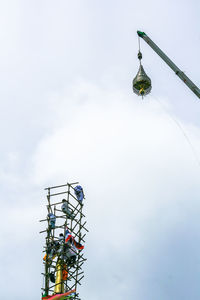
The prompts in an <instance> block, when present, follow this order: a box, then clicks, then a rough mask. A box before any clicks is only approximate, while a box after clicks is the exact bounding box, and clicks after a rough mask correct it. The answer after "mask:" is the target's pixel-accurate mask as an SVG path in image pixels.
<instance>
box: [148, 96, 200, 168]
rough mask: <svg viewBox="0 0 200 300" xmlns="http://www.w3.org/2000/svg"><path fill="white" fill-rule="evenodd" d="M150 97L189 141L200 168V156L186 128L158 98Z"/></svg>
mask: <svg viewBox="0 0 200 300" xmlns="http://www.w3.org/2000/svg"><path fill="white" fill-rule="evenodd" d="M150 96H151V97H152V98H154V99H155V100H156V101H158V103H159V104H160V106H161V107H162V109H163V110H164V111H165V113H166V114H167V115H168V117H169V118H170V119H171V120H172V121H173V122H174V123H175V124H176V125H177V127H178V128H179V129H180V131H181V132H182V134H183V136H184V138H185V140H186V141H187V143H188V145H189V147H190V149H191V151H192V153H193V155H194V157H195V160H196V162H197V164H198V166H199V167H200V159H199V156H198V154H197V151H196V149H195V147H194V145H193V144H192V142H191V140H190V139H189V137H188V135H187V134H186V132H185V130H184V128H183V127H182V125H181V124H180V123H179V122H178V121H177V120H176V119H175V118H174V117H172V116H171V115H170V114H169V112H168V111H167V109H166V108H165V106H164V105H163V104H162V102H161V101H160V100H159V99H158V98H157V97H155V96H152V95H150Z"/></svg>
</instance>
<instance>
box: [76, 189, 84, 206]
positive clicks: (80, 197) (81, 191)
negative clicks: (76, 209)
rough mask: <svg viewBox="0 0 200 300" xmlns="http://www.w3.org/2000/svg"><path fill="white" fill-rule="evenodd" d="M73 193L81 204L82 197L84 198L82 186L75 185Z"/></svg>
mask: <svg viewBox="0 0 200 300" xmlns="http://www.w3.org/2000/svg"><path fill="white" fill-rule="evenodd" d="M74 193H75V195H76V197H77V200H78V201H79V202H80V204H81V205H83V198H84V194H83V188H82V186H80V185H77V186H76V187H75V188H74Z"/></svg>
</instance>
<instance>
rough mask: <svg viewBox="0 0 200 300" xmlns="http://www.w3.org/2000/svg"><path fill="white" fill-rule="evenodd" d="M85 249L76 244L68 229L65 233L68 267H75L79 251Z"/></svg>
mask: <svg viewBox="0 0 200 300" xmlns="http://www.w3.org/2000/svg"><path fill="white" fill-rule="evenodd" d="M82 249H84V246H83V245H81V244H80V243H78V242H76V240H75V238H74V237H73V236H72V235H71V233H70V231H69V230H68V228H66V231H65V259H66V263H67V265H68V266H71V267H72V266H74V264H75V262H76V256H77V250H82Z"/></svg>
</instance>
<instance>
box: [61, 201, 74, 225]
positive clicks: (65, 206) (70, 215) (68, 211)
mask: <svg viewBox="0 0 200 300" xmlns="http://www.w3.org/2000/svg"><path fill="white" fill-rule="evenodd" d="M62 203H63V204H62V206H61V209H62V211H63V212H64V213H65V214H66V215H67V217H68V218H69V219H72V220H73V219H74V215H73V213H72V210H71V209H70V208H69V207H68V203H67V200H65V199H63V200H62Z"/></svg>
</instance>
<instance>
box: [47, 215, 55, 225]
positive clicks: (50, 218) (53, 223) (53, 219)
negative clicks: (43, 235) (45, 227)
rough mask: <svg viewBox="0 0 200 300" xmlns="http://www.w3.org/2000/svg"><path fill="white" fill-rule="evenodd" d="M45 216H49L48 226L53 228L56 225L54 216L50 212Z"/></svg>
mask: <svg viewBox="0 0 200 300" xmlns="http://www.w3.org/2000/svg"><path fill="white" fill-rule="evenodd" d="M47 218H49V223H50V224H49V228H50V229H55V227H56V216H55V215H54V214H52V213H49V214H48V215H47Z"/></svg>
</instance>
